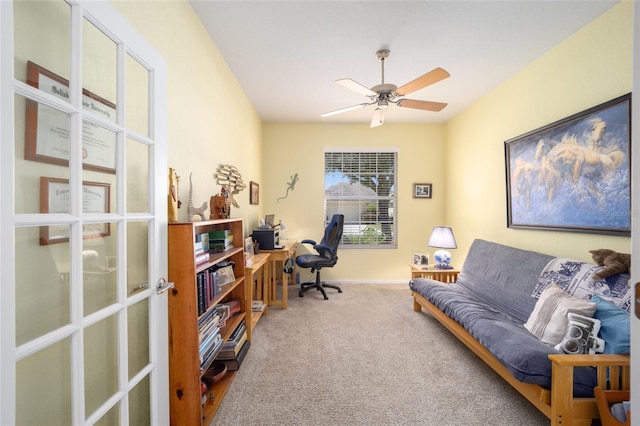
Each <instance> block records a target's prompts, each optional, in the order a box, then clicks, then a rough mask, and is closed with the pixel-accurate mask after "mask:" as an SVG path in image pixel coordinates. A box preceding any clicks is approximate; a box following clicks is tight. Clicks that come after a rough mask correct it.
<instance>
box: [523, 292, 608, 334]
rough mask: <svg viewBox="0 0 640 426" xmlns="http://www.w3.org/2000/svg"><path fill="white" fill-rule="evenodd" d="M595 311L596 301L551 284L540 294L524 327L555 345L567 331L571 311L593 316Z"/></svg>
mask: <svg viewBox="0 0 640 426" xmlns="http://www.w3.org/2000/svg"><path fill="white" fill-rule="evenodd" d="M595 311H596V304H595V302H589V301H587V300H582V299H578V298H577V297H574V296H572V295H570V294H568V293H565V292H564V291H563V290H562V289H561V288H560V287H558V286H557V285H555V284H550V285H549V286H547V288H546V289H545V290H544V291H543V292H542V294H540V298H539V299H538V301H537V302H536V306H535V307H534V308H533V312H531V315H530V316H529V319H528V320H527V322H526V323H525V324H524V327H525V328H526V329H527V330H529V332H530V333H531V334H533V335H534V336H536V337H537V338H538V339H540V340H541V341H543V342H544V343H546V344H547V345H550V346H555V345H557V344H558V343H560V342H561V341H562V338H563V337H564V335H565V333H566V332H567V324H568V323H569V319H568V318H567V314H568V313H569V312H573V313H575V314H580V315H584V316H586V317H593V314H594V313H595Z"/></svg>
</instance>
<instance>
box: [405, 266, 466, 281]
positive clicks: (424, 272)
mask: <svg viewBox="0 0 640 426" xmlns="http://www.w3.org/2000/svg"><path fill="white" fill-rule="evenodd" d="M409 266H411V279H414V278H429V279H431V280H436V281H442V282H443V283H447V284H451V283H454V282H456V280H457V279H458V274H459V273H460V271H459V270H457V269H431V268H428V267H422V266H419V265H414V264H410V265H409Z"/></svg>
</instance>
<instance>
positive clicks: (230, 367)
mask: <svg viewBox="0 0 640 426" xmlns="http://www.w3.org/2000/svg"><path fill="white" fill-rule="evenodd" d="M250 345H251V342H249V341H248V340H247V341H245V342H244V344H243V345H242V347H241V348H240V351H238V355H236V357H235V358H233V359H222V360H219V361H220V362H222V363H223V364H224V365H225V366H226V367H227V371H237V370H238V369H240V365H241V364H242V360H243V359H244V356H245V355H246V354H247V352H248V351H249V346H250Z"/></svg>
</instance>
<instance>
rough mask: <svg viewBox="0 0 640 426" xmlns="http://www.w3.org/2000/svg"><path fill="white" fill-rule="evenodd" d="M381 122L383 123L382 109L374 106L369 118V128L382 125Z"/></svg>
mask: <svg viewBox="0 0 640 426" xmlns="http://www.w3.org/2000/svg"><path fill="white" fill-rule="evenodd" d="M382 123H384V110H383V109H380V108H376V110H375V111H374V112H373V118H371V128H374V127H378V126H382Z"/></svg>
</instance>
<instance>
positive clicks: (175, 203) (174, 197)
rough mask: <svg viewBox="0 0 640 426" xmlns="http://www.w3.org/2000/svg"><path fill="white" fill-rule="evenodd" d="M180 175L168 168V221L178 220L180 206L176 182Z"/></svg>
mask: <svg viewBox="0 0 640 426" xmlns="http://www.w3.org/2000/svg"><path fill="white" fill-rule="evenodd" d="M179 181H180V177H179V176H178V174H177V173H176V171H175V170H174V169H172V168H169V195H168V196H167V207H168V209H169V210H168V212H167V213H168V215H169V223H172V222H177V221H178V208H180V204H181V203H180V200H179V199H178V198H179V197H178V182H179Z"/></svg>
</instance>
